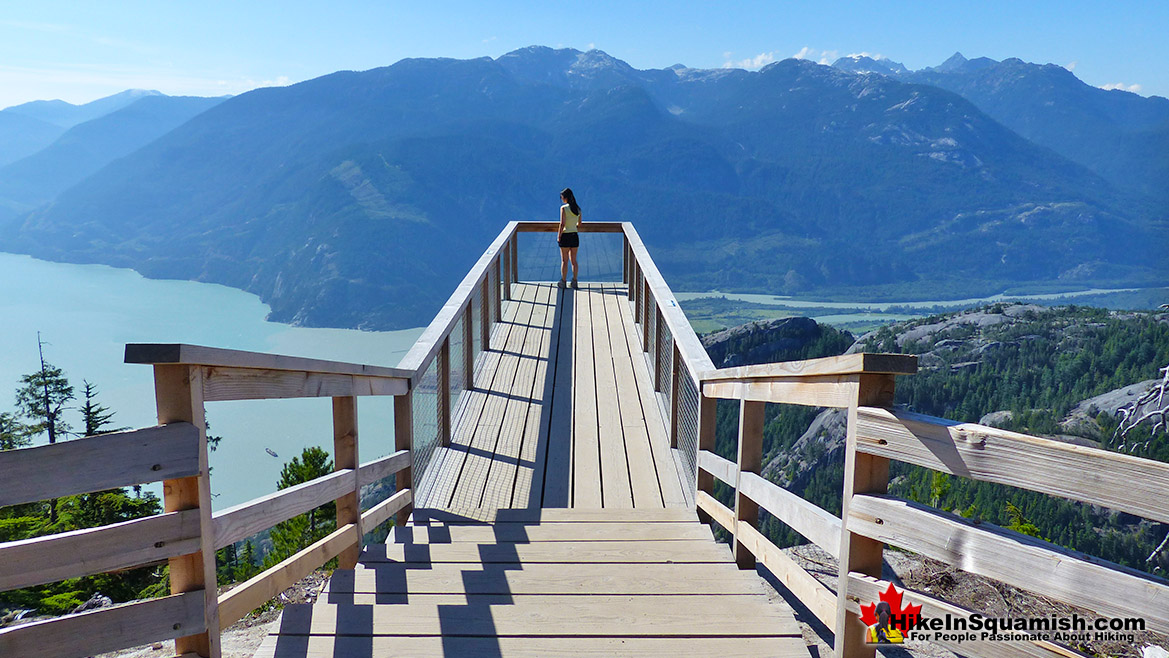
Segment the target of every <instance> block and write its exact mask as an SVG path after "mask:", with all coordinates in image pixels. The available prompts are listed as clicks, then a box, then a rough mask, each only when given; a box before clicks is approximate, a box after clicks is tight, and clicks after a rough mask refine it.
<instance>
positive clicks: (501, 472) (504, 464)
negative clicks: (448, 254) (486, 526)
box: [479, 284, 552, 507]
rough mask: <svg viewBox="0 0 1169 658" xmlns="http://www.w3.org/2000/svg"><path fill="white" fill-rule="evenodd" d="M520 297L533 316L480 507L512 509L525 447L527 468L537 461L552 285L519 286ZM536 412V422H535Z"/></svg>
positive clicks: (523, 345) (525, 335)
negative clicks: (528, 303) (542, 369)
mask: <svg viewBox="0 0 1169 658" xmlns="http://www.w3.org/2000/svg"><path fill="white" fill-rule="evenodd" d="M516 287H517V296H522V298H523V299H528V300H530V301H531V304H532V313H531V316H530V318H529V320H528V325H527V327H526V328H525V331H524V341H523V343H522V345H521V346H520V358H519V363H518V365H517V367H516V375H515V379H514V380H512V385H511V390H510V393H509V394H508V397H507V401H506V409H505V411H504V415H503V421H502V425H501V427H500V432H499V439H498V440H497V442H496V444H495V456H494V458H493V459H492V460H491V464H490V467H489V470H488V472H487V485H486V487H485V488H484V490H483V498H482V500H481V501H480V503H479V506H480V507H511V506H512V500H513V498H514V497H515V493H516V488H517V479H518V478H517V476H518V471H519V470H520V469H519V466H520V462H521V460H522V459H523V453H524V446H525V445H530V446H532V450H531V451H530V452H531V453H532V458H531V459H530V460H529V461H528V462H527V465H526V468H527V470H528V473H529V474H530V473H531V470H530V465H534V461H535V455H534V453H535V444H536V441H537V439H538V437H539V409H540V405H539V403H538V402H537V400H536V399H535V395H536V392H537V391H543V388H544V385H543V384H544V382H543V380H542V376H541V372H540V367H539V366H540V363H541V362H545V361H546V358H547V357H546V356H545V354H546V349H547V342H548V334H549V331H548V324H547V323H548V321H549V310H550V309H549V306H548V297H549V295H550V293H551V291H552V287H551V286H540V285H536V284H516ZM533 409H535V411H536V413H535V420H533V418H532V416H533Z"/></svg>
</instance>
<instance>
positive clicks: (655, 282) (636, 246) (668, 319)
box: [622, 222, 714, 382]
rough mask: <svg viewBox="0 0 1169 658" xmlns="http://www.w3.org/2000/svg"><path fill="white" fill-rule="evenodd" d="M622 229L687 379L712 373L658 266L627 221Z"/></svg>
mask: <svg viewBox="0 0 1169 658" xmlns="http://www.w3.org/2000/svg"><path fill="white" fill-rule="evenodd" d="M622 227H623V228H624V231H625V239H626V240H627V241H628V243H629V250H630V252H631V253H632V254H633V257H634V259H635V260H636V261H637V266H638V268H639V269H640V270H641V274H642V277H643V278H644V279H645V287H646V288H648V289H649V292H650V295H651V298H652V299H654V300H656V305H657V307H658V308H659V309H660V310H661V317H662V319H663V320H665V323H666V326H667V327H669V328H670V334H671V335H673V337H674V344H675V345H676V346H677V348H678V353H679V355H680V356H681V357H682V358H681V360H682V362H683V363H685V364H686V369H687V370H688V371H689V372H690V377H691V378H692V379H694V381H695V382H698V381H701V380H702V377H703V376H704V374H705V373H707V372H710V371H712V370H714V363H713V362H712V361H711V360H710V356H709V355H708V354H707V353H706V348H704V347H703V346H702V341H700V340H698V336H697V335H695V333H694V329H693V328H692V327H691V326H690V321H689V320H688V319H686V314H685V313H683V312H682V307H681V306H679V305H678V300H677V299H675V297H674V293H673V292H672V291H671V290H670V287H669V286H668V285H666V280H665V279H664V278H662V274H661V272H659V271H658V266H657V265H655V264H654V262H653V259H652V258H650V255H649V251H647V250H646V248H645V244H644V243H643V242H642V241H641V236H640V235H638V234H637V229H635V228H633V224H630V223H629V222H625V223H623V224H622ZM630 285H632V283H631V284H630Z"/></svg>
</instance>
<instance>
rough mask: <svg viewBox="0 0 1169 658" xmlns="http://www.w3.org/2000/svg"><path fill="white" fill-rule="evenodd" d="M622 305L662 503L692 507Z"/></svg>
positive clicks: (633, 332) (635, 330)
mask: <svg viewBox="0 0 1169 658" xmlns="http://www.w3.org/2000/svg"><path fill="white" fill-rule="evenodd" d="M621 306H622V308H621V312H622V320H623V321H622V323H621V324H622V326H623V327H624V329H625V344H626V346H627V348H628V350H629V356H630V359H629V363H630V364H631V366H632V368H633V379H634V381H635V382H636V384H637V390H638V393H639V395H638V402H640V408H641V416H642V418H643V419H644V423H645V430H646V432H647V433H648V435H649V449H650V453H651V455H652V458H653V464H654V470H655V472H656V473H657V478H658V485H659V486H660V487H661V492H662V502H663V503H664V504H665V506H666V507H689V504H688V503H687V500H686V495H685V493H683V491H682V482H681V480H680V479H679V476H678V468H677V466H676V465H675V463H674V460H673V458H672V457H671V455H670V449H669V446H670V440H669V437H668V436H666V422H665V419H663V418H662V412H661V406H660V405H659V404H658V403H657V398H656V396H655V394H654V392H653V383H652V381H653V380H652V377H651V376H650V373H649V369H648V366H647V365H646V360H645V358H643V353H642V352H641V350H640V347H639V345H638V342H637V341H638V338H637V328H636V327H635V326H634V324H633V322H631V319H632V318H631V316H630V312H631V311H630V309H629V307H627V306H625V305H624V304H622V305H621Z"/></svg>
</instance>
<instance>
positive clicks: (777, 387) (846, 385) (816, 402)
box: [702, 375, 861, 408]
mask: <svg viewBox="0 0 1169 658" xmlns="http://www.w3.org/2000/svg"><path fill="white" fill-rule="evenodd" d="M859 377H861V375H839V376H836V375H813V376H809V377H791V378H788V379H774V380H771V381H747V382H740V381H724V382H703V384H702V394H703V395H705V396H706V397H710V398H719V399H721V400H749V401H753V402H774V403H777V404H801V405H805V406H810V407H840V408H843V407H847V406H848V405H849V401H850V400H855V399H856V386H857V380H858V379H859Z"/></svg>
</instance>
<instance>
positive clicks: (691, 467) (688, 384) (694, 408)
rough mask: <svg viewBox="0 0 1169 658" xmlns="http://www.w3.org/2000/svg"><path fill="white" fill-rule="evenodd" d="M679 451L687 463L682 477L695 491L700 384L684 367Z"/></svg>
mask: <svg viewBox="0 0 1169 658" xmlns="http://www.w3.org/2000/svg"><path fill="white" fill-rule="evenodd" d="M678 453H679V454H680V455H681V457H682V461H683V462H684V463H685V464H686V472H685V473H683V474H682V477H683V478H684V479H685V481H686V485H687V487H688V489H687V490H688V491H694V490H695V488H696V487H697V482H696V480H695V477H696V469H697V461H698V385H697V384H696V383H695V382H694V379H693V378H691V377H690V373H689V372H688V371H687V370H686V368H684V367H683V368H682V371H681V372H680V373H679V377H678Z"/></svg>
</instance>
